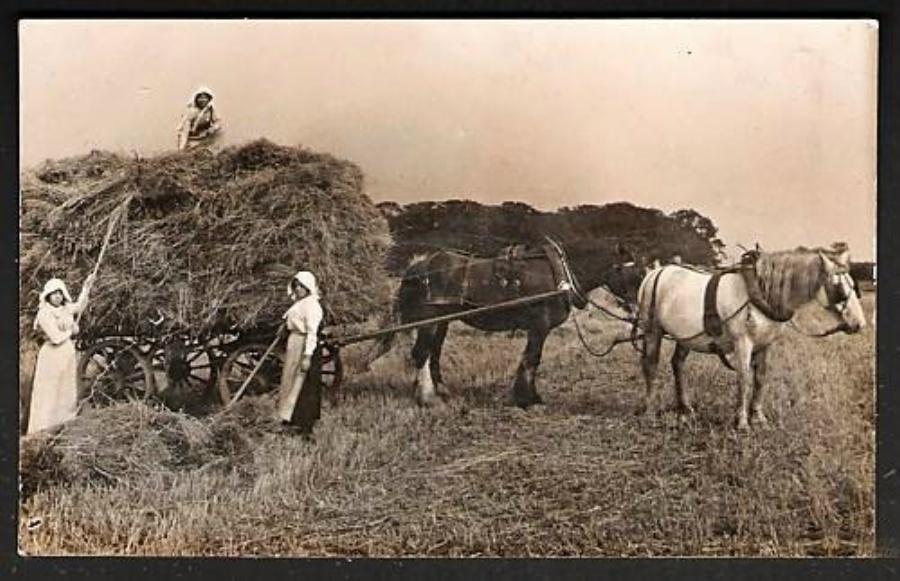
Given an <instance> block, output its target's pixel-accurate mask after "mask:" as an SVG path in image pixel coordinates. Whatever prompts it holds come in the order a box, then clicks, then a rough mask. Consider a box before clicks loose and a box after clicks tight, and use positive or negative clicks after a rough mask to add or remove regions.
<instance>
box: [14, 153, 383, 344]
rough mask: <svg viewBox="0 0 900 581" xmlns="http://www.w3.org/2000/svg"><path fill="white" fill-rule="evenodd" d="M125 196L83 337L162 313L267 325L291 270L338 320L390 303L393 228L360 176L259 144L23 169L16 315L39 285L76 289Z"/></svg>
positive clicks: (325, 160)
mask: <svg viewBox="0 0 900 581" xmlns="http://www.w3.org/2000/svg"><path fill="white" fill-rule="evenodd" d="M126 199H130V200H131V201H130V203H129V205H128V211H127V214H125V215H124V217H123V218H122V220H120V221H119V223H118V224H117V225H116V227H115V229H114V231H113V235H112V239H111V244H110V246H109V248H108V250H107V254H106V257H105V261H104V264H103V267H102V270H101V276H100V278H99V280H98V281H97V284H96V286H95V290H94V295H93V298H92V302H91V306H90V310H89V312H88V313H87V314H86V315H85V317H84V322H85V324H83V325H82V326H83V327H85V326H87V328H88V329H90V330H91V331H102V332H108V331H110V330H118V331H124V332H132V333H140V332H142V331H144V332H146V330H147V329H149V327H148V325H149V321H150V320H158V319H159V316H160V315H162V316H163V317H164V322H163V323H162V325H161V326H162V330H170V329H182V330H190V331H191V332H193V333H195V334H200V333H203V332H205V331H208V330H211V329H214V328H223V327H232V328H252V327H255V326H258V325H268V324H271V323H274V322H277V321H278V320H279V319H280V317H281V314H282V313H283V312H284V310H285V309H286V308H287V307H288V306H289V300H288V297H287V296H286V293H285V287H286V284H287V281H288V279H289V278H290V276H292V275H293V274H294V272H296V271H297V270H298V269H301V268H302V269H308V270H311V271H313V272H314V273H315V274H316V275H317V277H318V278H319V281H320V286H321V289H322V291H323V298H324V301H325V304H326V306H327V308H328V309H329V310H330V312H331V314H332V316H333V317H334V322H335V323H351V322H359V321H362V320H364V319H365V318H367V317H370V316H372V315H374V314H376V313H383V312H385V311H386V310H387V308H388V299H389V290H388V285H387V278H386V275H385V273H384V271H383V259H384V253H385V251H386V249H387V246H388V245H389V243H390V234H389V231H388V228H387V224H386V223H385V221H384V219H383V218H382V217H381V215H380V214H379V212H378V211H377V209H376V208H375V206H374V205H373V204H372V202H371V200H370V199H369V198H368V197H367V196H366V195H365V193H364V192H363V175H362V173H361V171H360V170H359V168H358V167H357V166H355V165H354V164H352V163H350V162H347V161H342V160H339V159H336V158H334V157H332V156H330V155H327V154H319V153H314V152H311V151H308V150H305V149H302V148H295V147H284V146H278V145H275V144H273V143H271V142H268V141H265V140H260V141H255V142H252V143H249V144H246V145H242V146H238V147H232V148H229V149H225V150H223V151H222V152H220V153H218V154H212V153H210V152H208V151H203V150H200V151H192V152H179V153H174V154H165V155H160V156H157V157H152V158H148V159H143V160H140V159H131V158H128V157H125V156H120V155H116V154H109V153H101V152H92V153H91V154H89V155H86V156H82V157H77V158H71V159H65V160H60V161H52V162H47V163H45V164H44V165H43V166H42V167H40V168H38V169H37V170H35V171H32V172H29V173H27V174H26V175H24V176H23V182H22V217H21V252H20V254H21V266H20V268H21V273H20V274H21V288H20V308H22V309H23V311H22V312H23V314H26V315H31V314H33V312H34V309H35V308H36V306H37V300H38V292H39V288H40V285H41V284H43V282H44V281H45V280H46V279H48V278H50V277H53V276H57V277H61V278H64V279H65V280H66V281H69V282H70V284H73V285H75V286H78V285H80V283H81V282H82V281H83V280H84V278H85V277H86V276H87V274H88V273H89V272H90V269H91V268H92V267H93V265H94V261H95V260H96V258H97V256H98V254H99V252H100V247H101V244H102V241H103V238H104V234H105V233H106V230H107V227H108V220H109V219H110V216H111V215H113V213H114V211H115V209H116V208H117V207H119V206H120V205H121V204H122V203H123V202H124V201H125V200H126ZM73 290H77V289H73Z"/></svg>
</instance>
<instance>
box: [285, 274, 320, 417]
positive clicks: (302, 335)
mask: <svg viewBox="0 0 900 581" xmlns="http://www.w3.org/2000/svg"><path fill="white" fill-rule="evenodd" d="M287 290H288V295H289V296H290V297H291V298H292V299H293V300H294V304H293V305H292V306H291V308H290V309H288V311H287V312H286V313H285V314H284V320H285V326H286V327H287V330H288V333H289V335H288V340H287V350H286V352H285V356H284V370H283V372H282V375H281V389H280V391H279V394H278V409H277V411H276V416H277V419H278V420H280V421H281V422H283V423H285V424H299V425H300V426H301V428H303V429H304V430H306V431H309V430H311V428H312V424H313V423H314V422H315V420H317V419H318V418H317V417H316V418H301V417H298V416H299V415H300V414H299V413H297V411H298V407H302V406H298V403H300V398H301V391H302V388H303V381H304V380H305V379H306V373H307V371H309V368H310V365H311V364H312V356H313V353H315V351H316V346H317V344H318V335H319V325H321V324H322V317H323V311H322V305H321V304H320V303H319V288H318V285H317V284H316V277H315V275H313V273H311V272H309V271H306V270H302V271H300V272H298V273H297V274H296V275H294V278H292V279H291V282H290V283H289V284H288V289H287ZM306 393H309V390H308V391H307V392H306ZM314 397H318V394H316V395H314ZM311 407H312V408H313V409H316V410H318V408H319V406H318V405H315V406H311Z"/></svg>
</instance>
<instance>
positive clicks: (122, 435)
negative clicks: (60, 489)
mask: <svg viewBox="0 0 900 581" xmlns="http://www.w3.org/2000/svg"><path fill="white" fill-rule="evenodd" d="M265 405H268V404H267V403H262V402H249V403H244V402H240V403H239V404H238V405H236V406H235V407H234V408H232V409H231V410H229V411H228V412H226V413H224V414H221V415H216V416H210V417H208V418H204V419H200V418H195V417H193V416H190V415H187V414H183V413H179V412H174V411H171V410H168V409H166V408H164V407H162V406H151V405H148V404H146V403H144V402H141V401H132V402H128V403H121V404H117V405H114V406H110V407H107V408H98V409H91V410H88V411H87V412H85V413H84V414H83V415H80V416H79V417H77V418H75V419H74V420H72V421H70V422H68V423H66V424H64V425H63V426H61V427H60V428H58V429H56V430H53V431H51V432H41V433H38V434H35V435H33V436H28V437H26V438H24V439H23V440H22V441H21V445H20V450H21V454H20V459H19V465H20V467H19V472H20V477H21V482H22V493H23V495H24V496H26V497H27V496H30V495H31V494H33V493H34V492H36V491H37V490H39V489H42V488H45V487H47V486H51V485H54V484H61V483H65V484H72V483H78V482H82V483H83V482H103V483H107V484H112V485H126V486H127V485H133V484H138V483H140V482H141V481H143V480H145V479H147V478H150V477H158V478H167V477H169V478H170V477H173V476H175V475H176V474H177V473H179V472H185V471H189V470H196V469H201V468H205V467H210V466H217V467H220V468H229V467H234V466H236V465H237V464H239V463H240V462H241V461H242V459H243V458H245V457H246V455H247V454H250V453H252V450H253V448H254V446H255V445H256V442H258V440H259V438H260V437H261V436H262V435H263V434H264V433H265V432H267V431H270V430H271V429H272V428H273V425H274V424H273V422H272V420H269V419H268V418H269V417H270V416H271V409H269V410H268V411H269V412H270V413H269V414H261V411H260V406H265Z"/></svg>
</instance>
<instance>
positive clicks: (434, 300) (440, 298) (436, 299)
mask: <svg viewBox="0 0 900 581" xmlns="http://www.w3.org/2000/svg"><path fill="white" fill-rule="evenodd" d="M536 260H537V261H544V262H546V263H547V264H548V265H549V267H550V270H551V272H552V276H553V282H552V286H549V285H548V288H541V289H534V288H531V289H529V292H532V293H537V292H544V291H551V290H555V289H557V288H561V285H562V284H563V283H569V273H568V269H567V267H566V264H565V262H564V260H565V259H564V257H563V256H562V255H561V253H560V252H559V251H558V250H557V249H556V248H555V247H554V246H552V245H550V244H544V245H541V246H540V247H534V246H529V245H524V244H516V245H513V246H508V247H506V248H504V249H503V250H502V251H501V253H500V254H499V255H498V256H496V257H493V258H480V257H473V256H465V263H464V264H463V266H461V267H457V268H454V269H453V270H462V278H461V281H460V283H459V284H458V285H454V286H455V287H456V288H454V289H452V290H451V289H448V290H445V291H444V292H442V293H435V292H434V291H433V289H432V285H431V284H430V282H429V277H428V276H427V275H426V276H423V277H421V281H422V284H423V285H424V286H425V289H426V299H425V303H426V304H428V305H432V306H438V305H464V306H472V305H476V306H481V305H482V302H481V301H479V300H478V299H477V297H475V296H473V295H474V292H473V291H474V289H473V287H475V286H477V285H476V281H475V280H474V279H475V276H473V274H474V273H473V271H474V270H482V271H483V270H489V272H490V279H489V280H490V281H491V285H490V286H492V287H494V288H495V289H498V290H500V294H502V295H503V296H504V298H505V299H512V298H517V297H520V296H522V289H523V278H524V272H525V270H526V269H527V268H528V266H529V264H533V261H536ZM479 267H480V268H479ZM481 284H484V283H483V282H482V283H481Z"/></svg>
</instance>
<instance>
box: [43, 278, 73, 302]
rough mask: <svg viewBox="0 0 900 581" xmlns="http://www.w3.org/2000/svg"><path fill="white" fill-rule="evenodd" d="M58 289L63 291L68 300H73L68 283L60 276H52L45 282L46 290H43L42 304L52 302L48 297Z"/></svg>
mask: <svg viewBox="0 0 900 581" xmlns="http://www.w3.org/2000/svg"><path fill="white" fill-rule="evenodd" d="M56 291H61V292H62V294H63V296H64V297H65V298H66V301H67V302H70V303H71V302H72V295H70V294H69V289H68V288H66V283H64V282H63V281H62V280H60V279H58V278H51V279H50V280H48V281H47V283H46V284H44V290H42V291H41V305H44V304H47V305H49V304H50V303H48V302H47V297H49V296H50V295H52V294H53V293H55V292H56Z"/></svg>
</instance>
